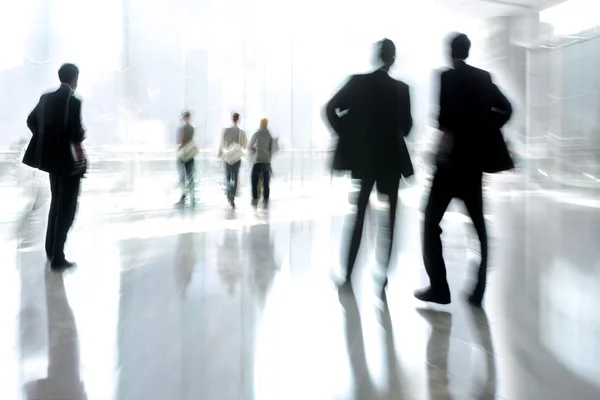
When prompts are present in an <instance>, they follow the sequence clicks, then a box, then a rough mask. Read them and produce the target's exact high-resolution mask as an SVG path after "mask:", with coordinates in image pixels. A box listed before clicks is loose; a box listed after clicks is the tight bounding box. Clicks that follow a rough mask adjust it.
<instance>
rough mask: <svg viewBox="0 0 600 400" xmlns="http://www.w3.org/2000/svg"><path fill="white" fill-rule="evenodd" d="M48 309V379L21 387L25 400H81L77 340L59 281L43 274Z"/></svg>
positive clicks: (84, 396) (58, 276)
mask: <svg viewBox="0 0 600 400" xmlns="http://www.w3.org/2000/svg"><path fill="white" fill-rule="evenodd" d="M45 278H46V279H45V280H46V307H47V309H48V376H47V377H46V378H45V379H40V380H37V381H33V382H30V383H28V384H26V385H25V393H26V395H27V398H28V399H29V400H56V399H73V400H85V399H87V393H86V392H85V388H84V386H83V382H82V381H81V377H80V376H79V364H80V362H79V337H78V333H77V325H76V324H75V317H74V315H73V310H71V307H70V306H69V302H68V300H67V294H66V292H65V286H64V282H63V277H62V275H61V274H57V273H56V272H52V271H49V270H47V271H46V277H45Z"/></svg>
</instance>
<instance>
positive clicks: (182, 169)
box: [176, 111, 198, 206]
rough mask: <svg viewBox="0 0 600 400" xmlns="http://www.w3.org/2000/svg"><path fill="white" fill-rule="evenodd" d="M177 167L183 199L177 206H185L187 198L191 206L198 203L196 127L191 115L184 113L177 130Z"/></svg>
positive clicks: (187, 112)
mask: <svg viewBox="0 0 600 400" xmlns="http://www.w3.org/2000/svg"><path fill="white" fill-rule="evenodd" d="M177 143H178V144H179V147H178V148H177V167H178V170H179V183H180V186H181V198H180V199H179V202H177V204H176V205H177V206H184V205H185V201H186V199H187V198H189V199H190V203H191V205H192V206H193V205H195V203H196V188H195V179H196V178H195V166H194V157H195V156H196V155H197V154H198V146H196V143H195V142H194V127H193V126H192V124H191V114H190V112H189V111H184V112H183V113H182V114H181V126H180V127H179V129H178V130H177Z"/></svg>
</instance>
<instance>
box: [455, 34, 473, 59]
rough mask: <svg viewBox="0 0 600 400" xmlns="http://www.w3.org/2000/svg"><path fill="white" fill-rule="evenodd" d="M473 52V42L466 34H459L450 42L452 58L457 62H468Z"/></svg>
mask: <svg viewBox="0 0 600 400" xmlns="http://www.w3.org/2000/svg"><path fill="white" fill-rule="evenodd" d="M470 50H471V41H470V40H469V37H468V36H467V35H465V34H464V33H457V34H455V35H454V37H453V38H452V40H451V41H450V56H451V57H452V58H455V59H457V60H466V59H467V58H469V51H470Z"/></svg>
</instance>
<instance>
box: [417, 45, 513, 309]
mask: <svg viewBox="0 0 600 400" xmlns="http://www.w3.org/2000/svg"><path fill="white" fill-rule="evenodd" d="M470 48H471V42H470V40H469V38H468V37H467V36H466V35H464V34H457V35H455V36H454V37H453V39H452V40H451V43H450V50H451V58H452V64H453V68H452V69H448V70H446V71H444V72H443V73H442V74H441V81H440V100H439V101H440V102H439V105H440V108H439V116H438V123H439V129H440V131H442V139H441V142H440V148H439V152H438V157H437V170H436V172H435V175H434V178H433V182H432V185H431V190H430V193H429V199H428V202H427V206H426V209H425V221H424V224H423V261H424V264H425V269H426V271H427V275H428V276H429V280H430V286H428V287H427V288H425V289H422V290H418V291H417V292H415V297H416V298H418V299H419V300H423V301H427V302H434V303H439V304H448V303H450V301H451V299H450V289H449V286H448V281H447V280H446V266H445V264H444V258H443V254H442V242H441V238H440V235H441V233H442V229H441V228H440V223H441V221H442V219H443V217H444V214H445V213H446V209H447V208H448V205H449V204H450V201H451V200H452V199H453V198H459V199H461V200H463V201H464V203H465V205H466V208H467V211H468V213H469V215H470V217H471V220H472V221H473V225H474V227H475V230H476V232H477V236H478V237H479V241H480V243H481V263H480V265H479V269H478V274H477V282H476V284H475V287H474V288H473V290H472V292H470V293H469V296H468V300H469V302H470V303H471V304H472V305H475V306H479V307H480V306H481V303H482V301H483V295H484V292H485V286H486V279H487V260H488V242H487V232H486V226H485V219H484V214H483V195H482V182H481V181H482V173H483V172H500V171H504V170H507V169H511V168H513V163H512V159H511V158H510V156H509V153H508V150H507V148H506V144H505V143H504V140H503V138H502V133H501V131H500V128H501V127H502V125H504V123H506V121H508V119H509V118H510V116H511V113H512V108H511V105H510V103H509V101H508V100H507V99H506V97H504V95H503V94H502V93H501V92H500V90H499V89H498V88H497V87H496V85H494V84H493V82H492V78H491V76H490V74H489V73H488V72H487V71H484V70H481V69H478V68H475V67H472V66H470V65H468V64H466V63H465V60H466V59H467V57H468V56H469V51H470Z"/></svg>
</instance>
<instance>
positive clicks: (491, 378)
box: [468, 307, 496, 400]
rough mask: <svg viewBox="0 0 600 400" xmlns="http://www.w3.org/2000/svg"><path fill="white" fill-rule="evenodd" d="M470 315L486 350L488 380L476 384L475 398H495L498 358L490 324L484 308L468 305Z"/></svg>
mask: <svg viewBox="0 0 600 400" xmlns="http://www.w3.org/2000/svg"><path fill="white" fill-rule="evenodd" d="M468 309H469V312H468V314H469V316H468V319H469V320H470V321H471V325H472V327H473V331H474V333H475V334H476V335H477V339H476V340H477V341H478V342H479V344H480V345H481V347H482V348H483V350H484V352H485V367H486V380H485V382H482V384H481V385H475V386H474V387H475V390H476V391H477V392H476V393H474V394H473V397H472V398H473V399H486V400H487V399H495V398H496V359H495V356H494V344H493V342H492V335H491V332H490V324H489V322H488V318H487V315H486V313H485V311H484V310H483V309H479V308H476V307H468Z"/></svg>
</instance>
